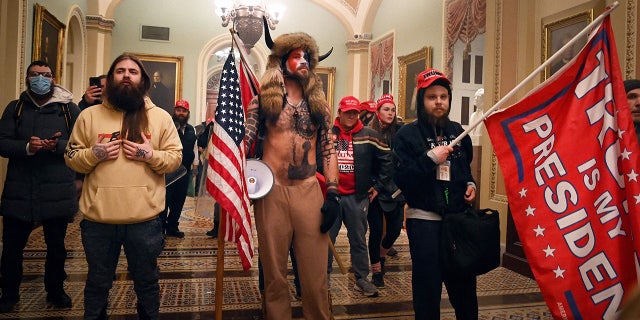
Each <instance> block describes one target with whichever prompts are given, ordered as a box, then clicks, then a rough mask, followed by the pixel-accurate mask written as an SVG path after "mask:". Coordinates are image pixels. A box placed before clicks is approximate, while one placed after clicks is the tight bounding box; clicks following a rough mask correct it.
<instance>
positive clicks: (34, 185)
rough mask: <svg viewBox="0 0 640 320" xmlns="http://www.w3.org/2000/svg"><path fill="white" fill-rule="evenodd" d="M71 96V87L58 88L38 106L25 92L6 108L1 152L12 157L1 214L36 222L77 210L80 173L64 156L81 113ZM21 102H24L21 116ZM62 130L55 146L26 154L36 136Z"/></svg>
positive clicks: (1, 127)
mask: <svg viewBox="0 0 640 320" xmlns="http://www.w3.org/2000/svg"><path fill="white" fill-rule="evenodd" d="M71 97H72V95H71V93H70V92H68V91H66V89H62V88H61V87H54V95H53V97H52V98H51V99H50V100H49V102H48V103H47V104H46V105H44V106H42V107H41V108H38V107H37V106H36V105H35V104H34V103H33V102H32V100H31V98H30V96H29V95H28V94H27V93H26V92H23V93H22V94H21V95H20V99H19V100H14V101H11V102H10V103H9V105H8V106H7V107H6V109H5V110H4V113H3V114H2V118H0V156H2V157H6V158H9V164H8V167H7V176H6V181H5V183H4V189H3V192H2V201H1V202H0V214H1V215H3V216H5V217H12V218H17V219H20V220H22V221H26V222H37V221H42V220H47V219H51V218H61V217H71V216H73V215H74V214H75V213H76V212H77V211H78V200H77V198H76V189H75V186H74V179H75V173H74V172H73V171H72V170H71V169H69V167H67V166H66V164H65V162H64V158H63V154H64V151H65V147H66V145H67V142H68V140H69V135H70V133H71V128H73V124H74V123H75V121H76V118H77V117H78V114H79V113H80V109H79V108H78V107H77V106H76V105H75V104H74V103H73V102H71ZM18 101H20V102H21V104H22V108H21V112H20V115H19V116H18V112H17V111H16V106H18ZM63 105H64V106H66V107H67V108H68V112H65V111H64V109H63ZM65 114H66V116H65ZM68 120H69V122H70V123H67V121H68ZM57 131H60V132H62V136H61V137H60V138H59V139H58V144H57V147H56V150H55V151H49V150H39V151H38V152H36V154H34V155H31V156H30V155H27V143H28V142H29V139H30V137H31V136H36V137H40V138H42V139H45V138H48V137H51V136H52V135H53V134H54V133H56V132H57Z"/></svg>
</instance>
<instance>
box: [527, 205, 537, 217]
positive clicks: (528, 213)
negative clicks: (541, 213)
mask: <svg viewBox="0 0 640 320" xmlns="http://www.w3.org/2000/svg"><path fill="white" fill-rule="evenodd" d="M534 211H536V208H532V207H531V205H529V206H528V207H527V209H526V210H525V212H526V213H527V217H528V216H535V214H534V213H533V212H534Z"/></svg>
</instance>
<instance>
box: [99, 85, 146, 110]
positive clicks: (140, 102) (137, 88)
mask: <svg viewBox="0 0 640 320" xmlns="http://www.w3.org/2000/svg"><path fill="white" fill-rule="evenodd" d="M144 95H145V94H144V91H143V90H142V84H138V85H134V86H123V85H120V84H119V83H113V84H110V85H108V86H107V88H106V96H107V100H109V102H110V103H111V104H112V105H113V106H114V107H116V108H118V109H120V110H123V111H125V112H127V113H128V112H131V111H135V110H140V109H144Z"/></svg>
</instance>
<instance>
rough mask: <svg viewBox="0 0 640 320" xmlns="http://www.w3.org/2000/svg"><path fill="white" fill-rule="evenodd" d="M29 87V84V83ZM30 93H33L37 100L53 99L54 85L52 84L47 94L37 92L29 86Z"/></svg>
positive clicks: (32, 95)
mask: <svg viewBox="0 0 640 320" xmlns="http://www.w3.org/2000/svg"><path fill="white" fill-rule="evenodd" d="M27 87H28V84H27ZM29 94H30V95H31V97H32V98H33V99H35V100H37V101H49V99H51V97H53V85H51V90H49V92H47V93H45V94H37V93H35V92H33V91H31V88H29Z"/></svg>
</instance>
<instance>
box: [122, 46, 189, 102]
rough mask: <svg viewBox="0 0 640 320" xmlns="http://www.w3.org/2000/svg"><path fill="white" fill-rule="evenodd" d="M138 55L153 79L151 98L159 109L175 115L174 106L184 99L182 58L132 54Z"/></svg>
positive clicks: (150, 90)
mask: <svg viewBox="0 0 640 320" xmlns="http://www.w3.org/2000/svg"><path fill="white" fill-rule="evenodd" d="M130 54H133V55H136V56H137V57H138V58H139V59H140V61H142V64H144V68H145V70H146V71H147V73H149V77H150V78H151V88H150V89H149V97H150V98H151V101H153V103H154V104H155V105H157V106H158V107H161V108H163V109H165V110H167V111H168V112H169V113H171V114H173V106H174V105H175V102H176V101H177V100H178V99H182V61H183V59H184V58H183V57H182V56H163V55H157V54H144V53H130Z"/></svg>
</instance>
